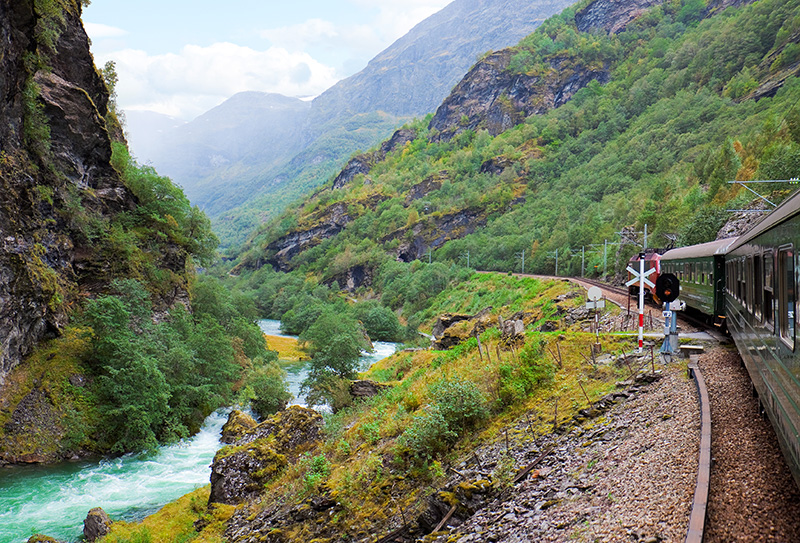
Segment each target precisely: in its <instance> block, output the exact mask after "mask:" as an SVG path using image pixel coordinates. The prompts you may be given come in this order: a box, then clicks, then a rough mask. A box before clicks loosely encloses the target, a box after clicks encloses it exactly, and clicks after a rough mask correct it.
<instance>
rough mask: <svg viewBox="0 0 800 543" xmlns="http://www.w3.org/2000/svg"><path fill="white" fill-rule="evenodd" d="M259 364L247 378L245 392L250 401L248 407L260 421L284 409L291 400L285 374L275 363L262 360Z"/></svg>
mask: <svg viewBox="0 0 800 543" xmlns="http://www.w3.org/2000/svg"><path fill="white" fill-rule="evenodd" d="M259 362H260V363H261V364H263V365H260V366H259V367H257V368H256V369H255V370H254V371H253V372H252V373H251V374H250V375H249V376H248V378H247V386H246V390H247V391H248V396H249V398H248V399H249V400H250V407H252V408H253V411H255V412H256V414H257V415H258V416H259V417H261V418H262V419H263V418H265V417H267V416H269V415H272V414H274V413H277V412H278V411H280V410H281V409H285V408H286V404H287V403H288V402H289V400H291V399H292V395H291V393H290V392H289V388H288V385H287V384H286V380H285V379H286V372H285V371H284V370H283V369H281V367H280V366H278V364H277V362H275V361H274V360H273V361H269V362H265V361H263V360H260V361H259Z"/></svg>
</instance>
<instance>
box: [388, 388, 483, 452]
mask: <svg viewBox="0 0 800 543" xmlns="http://www.w3.org/2000/svg"><path fill="white" fill-rule="evenodd" d="M431 397H432V401H431V403H430V404H429V405H428V407H427V408H425V409H424V410H423V412H422V413H421V414H420V415H418V416H416V417H415V418H414V420H413V421H412V423H411V424H410V425H409V426H408V428H406V430H405V431H404V432H403V435H402V436H401V439H400V441H401V443H402V444H403V445H405V446H406V447H407V448H408V449H409V450H410V452H411V455H412V456H413V457H414V458H415V459H417V460H421V461H425V460H430V459H433V458H434V457H436V456H437V455H439V454H442V453H444V452H445V451H447V450H448V449H449V448H450V446H451V445H452V444H453V443H455V442H456V441H457V440H458V438H459V436H460V435H461V434H462V433H463V432H465V431H466V430H469V429H470V428H472V427H474V426H475V425H476V424H477V423H478V422H479V421H480V420H482V419H483V418H485V417H486V415H487V414H488V410H487V409H486V399H485V398H484V397H483V394H482V393H481V392H480V390H478V387H477V386H476V385H475V384H474V383H472V382H470V381H466V380H463V379H453V380H444V381H440V382H439V383H437V384H435V385H434V386H433V387H432V388H431Z"/></svg>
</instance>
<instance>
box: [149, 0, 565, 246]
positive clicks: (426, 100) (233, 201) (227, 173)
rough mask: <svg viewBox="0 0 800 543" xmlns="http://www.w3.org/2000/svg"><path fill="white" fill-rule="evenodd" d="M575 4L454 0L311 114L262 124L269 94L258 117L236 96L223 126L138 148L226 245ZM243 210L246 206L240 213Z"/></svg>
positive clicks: (178, 133)
mask: <svg viewBox="0 0 800 543" xmlns="http://www.w3.org/2000/svg"><path fill="white" fill-rule="evenodd" d="M573 2H574V0H535V1H533V2H523V1H521V0H455V1H454V2H453V3H451V4H450V5H448V6H447V7H445V8H444V9H443V10H441V11H440V12H438V13H436V14H434V15H432V16H431V17H429V18H428V19H426V20H425V21H423V22H421V23H420V24H418V25H417V26H416V27H414V28H413V29H412V30H411V31H409V32H408V34H407V35H405V36H403V37H402V38H400V39H399V40H397V41H396V42H395V43H393V44H392V45H391V46H389V47H388V48H387V49H386V50H384V51H383V52H381V53H380V54H379V55H378V56H377V57H375V58H374V59H373V60H372V61H371V62H370V63H369V64H368V66H367V67H366V68H364V69H363V70H362V71H361V72H359V73H357V74H355V75H353V76H351V77H348V78H347V79H345V80H343V81H341V82H339V83H338V84H337V85H335V86H334V87H332V88H331V89H329V90H328V91H326V92H324V93H323V94H322V95H320V96H318V97H317V98H315V99H314V100H313V101H312V102H311V104H310V108H311V109H310V110H309V111H307V112H305V111H301V110H298V109H297V108H295V106H291V107H290V108H289V109H288V110H286V112H285V113H284V114H282V115H276V116H270V117H264V116H262V115H263V108H262V107H261V106H260V105H259V102H262V101H265V100H267V97H266V96H264V95H262V96H261V97H260V98H258V96H259V94H260V93H254V94H249V96H250V97H251V99H252V100H253V101H252V102H251V106H250V107H252V110H253V111H252V113H253V116H252V117H250V116H248V115H240V114H238V112H236V111H234V112H231V109H234V110H235V109H236V106H235V105H234V104H232V103H231V102H234V101H242V98H241V97H236V98H232V99H231V100H229V101H228V102H226V103H224V104H222V105H221V106H219V108H218V110H219V113H223V112H224V113H226V114H227V115H228V118H227V119H226V121H225V122H224V123H221V124H219V125H218V124H216V123H217V119H215V115H214V114H213V112H209V113H208V114H206V115H204V116H202V117H201V118H199V119H196V120H194V121H192V122H191V123H189V124H188V125H187V126H182V127H179V128H177V129H175V130H171V131H168V132H166V133H164V134H163V135H161V136H159V135H157V134H155V135H151V137H153V138H155V139H156V140H157V142H158V143H157V144H155V145H149V147H150V148H151V149H153V152H152V153H151V152H145V150H146V148H143V150H142V151H141V152H140V151H139V150H138V149H137V148H136V147H134V151H135V152H136V153H137V154H138V155H139V158H140V159H142V160H143V161H144V162H152V164H153V165H154V166H155V167H156V168H157V169H158V170H159V171H160V172H161V173H163V174H165V175H169V176H170V177H172V178H173V179H174V180H175V182H176V183H178V184H179V185H180V186H182V187H183V188H184V190H185V191H186V194H187V195H188V196H189V197H190V199H191V201H192V202H193V203H194V204H197V205H199V206H200V207H201V208H202V209H204V210H205V211H206V212H207V213H208V214H209V215H210V216H211V217H212V218H213V219H214V221H215V230H216V232H217V233H218V235H219V236H220V238H221V239H222V242H223V245H228V244H230V243H232V242H235V241H239V242H240V241H243V240H244V238H245V237H246V236H247V234H248V233H249V232H250V231H251V230H252V229H253V228H254V227H255V226H257V225H258V224H260V223H261V222H263V221H264V220H265V219H266V218H270V217H273V216H275V214H277V213H279V212H280V211H282V210H283V209H284V208H285V207H286V206H287V205H288V204H289V203H291V202H292V201H293V200H294V199H296V198H298V197H300V196H301V195H302V194H303V193H305V192H307V191H308V190H310V189H313V188H315V187H318V186H319V185H321V184H323V183H324V182H325V181H326V180H327V179H328V178H329V177H330V176H331V175H333V174H335V173H336V170H337V169H338V168H341V166H342V164H343V163H344V162H345V161H346V160H347V159H348V158H349V157H350V155H351V154H352V153H353V152H355V151H357V150H360V149H361V150H363V149H368V148H370V147H372V146H373V145H375V144H376V143H378V142H380V141H381V140H382V139H384V138H386V137H387V136H389V135H390V134H391V133H392V131H393V130H395V129H396V128H397V127H398V126H400V125H401V124H403V123H404V122H406V121H408V120H410V119H411V118H413V117H415V116H424V115H425V114H427V113H429V112H431V111H433V110H434V109H435V108H436V106H437V105H438V104H439V103H440V102H441V101H442V99H443V98H444V97H445V96H446V95H447V93H448V92H450V90H451V88H452V87H453V85H454V84H455V83H456V82H457V81H458V80H459V79H460V78H461V77H463V75H464V73H466V71H467V70H468V69H469V67H470V66H472V65H473V64H474V63H475V61H476V59H477V58H478V57H479V56H480V55H482V54H483V53H485V52H486V51H490V50H494V49H498V48H502V47H507V46H509V45H512V44H514V43H516V42H518V41H519V40H520V39H521V38H522V37H523V36H525V35H527V34H529V33H530V32H531V31H533V30H534V29H535V28H536V27H537V26H538V25H539V24H540V23H541V21H542V20H544V19H545V18H547V17H549V16H550V15H552V14H554V13H557V12H558V11H560V10H561V9H563V8H564V7H566V6H568V5H570V4H572V3H573ZM256 98H257V99H256ZM271 100H272V101H275V100H276V98H272V99H271ZM283 100H284V101H289V100H290V99H288V98H283ZM298 102H299V101H298ZM304 104H305V106H309V104H308V103H304ZM298 107H299V104H298ZM290 113H291V114H292V115H289V114H290ZM306 113H307V114H306ZM230 123H233V124H235V125H236V127H237V130H236V131H234V132H238V133H239V134H241V136H239V135H237V136H235V137H233V138H230V139H229V141H230V142H231V143H232V144H233V145H231V146H230V148H220V145H219V142H220V141H222V140H223V138H224V136H225V135H226V125H229V124H230ZM245 135H246V136H248V137H249V139H246V138H245V137H244V136H245ZM143 139H145V138H144V137H143V136H142V135H141V134H136V136H135V137H134V138H133V140H134V141H135V142H136V141H142V140H143ZM276 143H279V145H276ZM240 147H241V148H240ZM250 149H258V150H259V151H260V152H257V153H251V152H249V150H250ZM237 206H242V207H241V208H239V209H235V210H233V208H235V207H237Z"/></svg>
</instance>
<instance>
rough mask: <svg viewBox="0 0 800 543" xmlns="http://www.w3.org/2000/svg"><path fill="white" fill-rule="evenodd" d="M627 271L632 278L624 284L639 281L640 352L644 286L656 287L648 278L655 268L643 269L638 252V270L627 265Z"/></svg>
mask: <svg viewBox="0 0 800 543" xmlns="http://www.w3.org/2000/svg"><path fill="white" fill-rule="evenodd" d="M628 271H629V272H631V275H632V276H633V279H631V280H630V281H628V282H627V283H625V286H626V287H630V286H633V285H635V284H636V283H639V352H640V353H641V352H642V349H643V347H644V287H645V286H648V287H650V288H651V289H654V288H655V287H656V285H655V283H653V282H652V281H651V280H650V279H648V277H650V275H652V274H654V273H655V272H656V268H655V267H652V268H650V269H649V270H647V271H644V253H641V254H639V271H636V270H634V269H633V268H631V267H630V266H628ZM651 292H652V291H651Z"/></svg>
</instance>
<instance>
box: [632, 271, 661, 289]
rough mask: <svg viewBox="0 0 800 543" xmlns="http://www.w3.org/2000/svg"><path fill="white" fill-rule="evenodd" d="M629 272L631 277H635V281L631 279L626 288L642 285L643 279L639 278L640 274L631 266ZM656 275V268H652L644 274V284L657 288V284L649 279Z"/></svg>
mask: <svg viewBox="0 0 800 543" xmlns="http://www.w3.org/2000/svg"><path fill="white" fill-rule="evenodd" d="M628 271H629V272H630V273H631V275H633V279H631V280H630V281H628V282H627V283H625V286H626V287H629V286H631V285H635V284H636V283H640V282H641V281H642V280H641V278H640V277H639V272H638V271H636V270H634V269H633V268H631V267H630V266H628ZM654 273H656V269H655V268H650V269H649V270H647V271H646V272H644V284H645V285H647V286H648V287H650V288H655V286H656V285H655V283H653V282H652V281H651V280H650V279H648V277H650V276H651V275H652V274H654Z"/></svg>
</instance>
